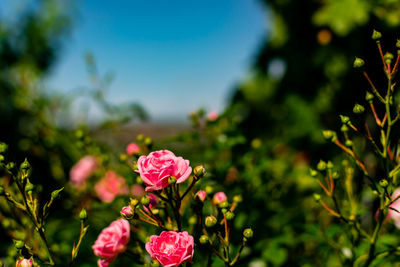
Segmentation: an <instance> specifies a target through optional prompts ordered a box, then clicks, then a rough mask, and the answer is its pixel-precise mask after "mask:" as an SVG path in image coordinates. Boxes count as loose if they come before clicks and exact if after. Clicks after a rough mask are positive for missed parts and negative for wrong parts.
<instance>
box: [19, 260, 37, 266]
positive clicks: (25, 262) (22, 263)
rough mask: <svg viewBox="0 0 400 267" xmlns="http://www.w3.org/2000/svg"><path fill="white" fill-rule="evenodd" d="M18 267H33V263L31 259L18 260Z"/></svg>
mask: <svg viewBox="0 0 400 267" xmlns="http://www.w3.org/2000/svg"><path fill="white" fill-rule="evenodd" d="M15 266H16V267H32V266H33V262H32V260H31V259H22V260H18V261H17V262H16V263H15Z"/></svg>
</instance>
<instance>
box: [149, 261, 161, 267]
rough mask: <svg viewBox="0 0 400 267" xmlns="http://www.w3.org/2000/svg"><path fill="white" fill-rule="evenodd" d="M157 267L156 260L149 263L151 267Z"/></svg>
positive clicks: (158, 264)
mask: <svg viewBox="0 0 400 267" xmlns="http://www.w3.org/2000/svg"><path fill="white" fill-rule="evenodd" d="M159 266H160V263H159V262H158V261H156V260H152V261H151V267H159Z"/></svg>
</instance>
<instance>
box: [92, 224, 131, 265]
mask: <svg viewBox="0 0 400 267" xmlns="http://www.w3.org/2000/svg"><path fill="white" fill-rule="evenodd" d="M129 237H130V226H129V222H128V221H127V220H124V219H119V220H116V221H113V222H112V223H111V224H110V225H109V226H108V227H106V228H104V229H103V231H101V233H100V235H99V236H98V237H97V240H96V242H95V243H94V245H93V246H92V249H93V251H94V254H95V255H96V256H98V257H100V259H99V260H98V261H97V265H98V266H99V267H107V266H108V265H109V264H111V263H112V262H113V261H114V259H115V258H116V257H117V255H118V254H119V253H121V252H123V251H124V250H125V249H126V244H127V243H128V242H129Z"/></svg>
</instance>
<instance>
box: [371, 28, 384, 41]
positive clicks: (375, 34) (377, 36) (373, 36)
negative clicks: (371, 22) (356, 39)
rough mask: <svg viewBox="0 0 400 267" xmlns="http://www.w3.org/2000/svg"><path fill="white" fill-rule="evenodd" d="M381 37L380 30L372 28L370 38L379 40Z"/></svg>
mask: <svg viewBox="0 0 400 267" xmlns="http://www.w3.org/2000/svg"><path fill="white" fill-rule="evenodd" d="M381 37H382V34H381V33H380V32H378V31H376V30H374V31H373V32H372V39H373V40H376V41H379V39H381Z"/></svg>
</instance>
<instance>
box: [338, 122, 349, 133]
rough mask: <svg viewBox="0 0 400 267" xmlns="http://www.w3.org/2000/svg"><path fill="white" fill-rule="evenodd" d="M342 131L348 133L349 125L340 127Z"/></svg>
mask: <svg viewBox="0 0 400 267" xmlns="http://www.w3.org/2000/svg"><path fill="white" fill-rule="evenodd" d="M340 131H342V132H344V133H345V132H348V131H349V127H347V125H346V124H342V127H340Z"/></svg>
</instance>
